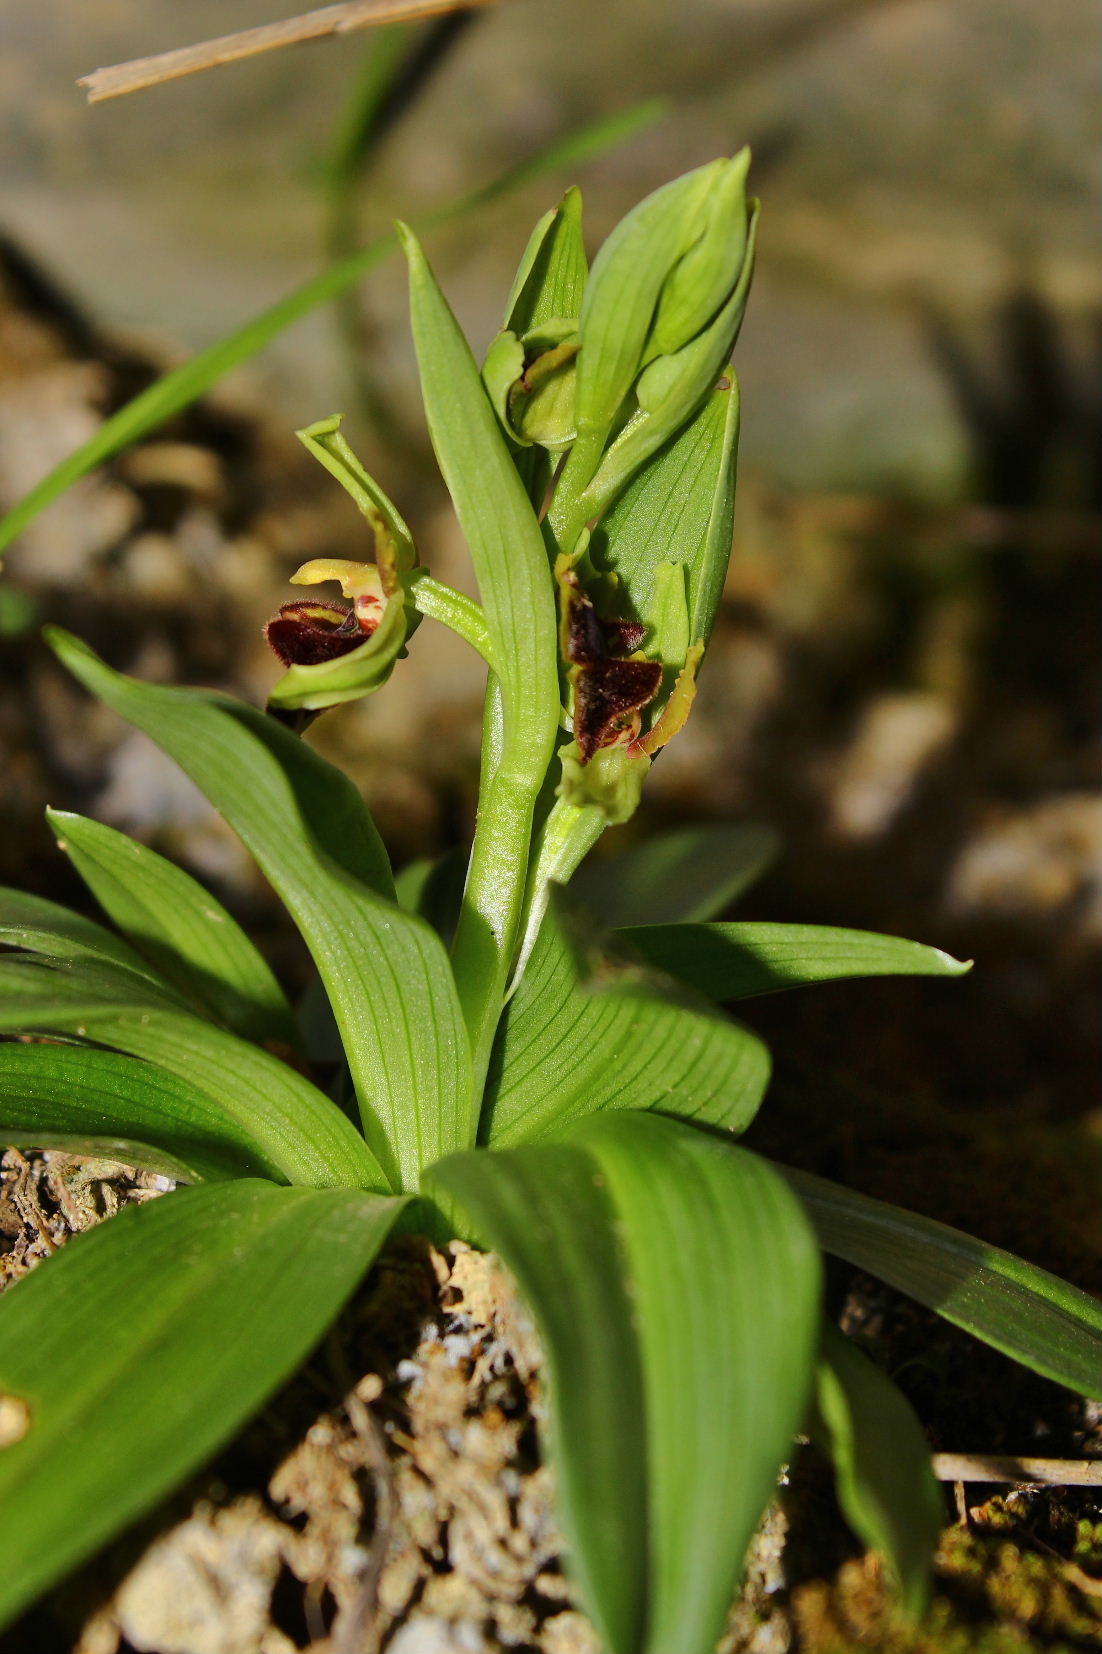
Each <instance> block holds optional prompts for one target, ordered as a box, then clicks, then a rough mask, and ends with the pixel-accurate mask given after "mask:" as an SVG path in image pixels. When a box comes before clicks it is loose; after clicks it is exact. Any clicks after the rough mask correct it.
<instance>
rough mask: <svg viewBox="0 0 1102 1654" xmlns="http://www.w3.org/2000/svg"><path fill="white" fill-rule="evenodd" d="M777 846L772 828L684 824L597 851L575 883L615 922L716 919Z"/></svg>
mask: <svg viewBox="0 0 1102 1654" xmlns="http://www.w3.org/2000/svg"><path fill="white" fill-rule="evenodd" d="M779 848H780V841H779V840H778V838H777V835H776V833H774V832H773V830H772V828H770V827H758V826H752V825H750V826H741V827H729V826H726V825H725V824H723V823H721V822H714V823H710V824H709V825H707V826H704V827H679V828H677V830H676V831H674V832H671V833H661V834H659V835H658V836H657V837H656V838H648V839H644V840H643V841H642V842H641V843H640V844H634V845H632V846H631V848H630V849H628V850H620V851H617V852H616V853H615V854H613V855H610V856H595V857H593V859H592V860H590V861H587V862H585V863H583V865H582V866H581V867H580V868H579V869H578V871H577V873H575V875H574V878H573V880H572V881H571V885H570V889H571V893H572V894H575V895H577V896H579V897H580V898H581V900H582V901H583V902H584V903H585V904H586V906H587V907H588V908H590V909H592V911H593V912H594V913H595V914H596V915H597V917H598V918H599V919H601V920H603V921H604V923H605V924H606V925H608V926H609V927H610V928H612V929H615V928H617V927H620V926H624V925H666V924H671V923H673V922H675V921H677V920H700V919H714V918H716V917H717V916H718V915H719V914H720V913H722V912H723V911H724V910H725V909H726V908H728V907H730V905H731V903H732V902H734V901H735V900H737V898H738V897H739V896H741V895H742V893H743V891H744V890H746V889H748V888H749V886H750V885H752V884H753V883H754V882H755V880H757V879H759V878H760V877H761V876H762V874H763V873H765V872H767V871H768V869H769V868H770V867H771V866H772V864H773V862H774V861H775V860H776V858H777V854H778V851H779Z"/></svg>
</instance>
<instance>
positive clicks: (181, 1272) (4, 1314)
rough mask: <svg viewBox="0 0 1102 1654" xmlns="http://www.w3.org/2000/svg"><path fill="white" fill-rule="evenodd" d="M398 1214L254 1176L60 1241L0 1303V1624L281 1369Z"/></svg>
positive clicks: (365, 1198)
mask: <svg viewBox="0 0 1102 1654" xmlns="http://www.w3.org/2000/svg"><path fill="white" fill-rule="evenodd" d="M401 1205H402V1202H401V1201H398V1200H393V1199H383V1198H380V1197H378V1196H374V1195H366V1194H363V1193H359V1192H357V1191H354V1190H325V1191H315V1190H305V1189H280V1188H276V1187H274V1186H273V1185H271V1184H266V1183H262V1182H255V1181H239V1182H235V1183H229V1184H218V1185H212V1186H210V1187H204V1188H197V1189H186V1190H180V1191H178V1192H177V1193H175V1194H171V1195H167V1196H165V1197H164V1198H163V1199H161V1200H156V1201H152V1202H149V1203H147V1204H145V1205H142V1206H137V1207H130V1208H128V1209H127V1210H126V1211H124V1212H122V1213H120V1214H119V1215H118V1216H116V1217H113V1218H111V1219H110V1220H109V1221H108V1222H106V1223H104V1224H102V1225H100V1226H99V1227H98V1228H96V1229H94V1230H92V1231H91V1232H89V1233H86V1234H83V1235H78V1236H77V1237H75V1239H73V1240H72V1241H71V1242H70V1243H69V1244H68V1245H67V1246H66V1247H65V1248H64V1249H63V1250H62V1252H61V1253H60V1254H59V1255H58V1256H57V1257H56V1258H52V1259H51V1260H50V1261H49V1262H48V1263H47V1264H46V1265H45V1267H43V1268H40V1269H37V1270H35V1271H34V1272H33V1273H32V1274H31V1275H30V1276H28V1277H27V1278H26V1279H24V1280H22V1281H20V1282H18V1283H17V1284H16V1285H15V1286H14V1287H12V1288H11V1289H10V1290H9V1291H8V1292H7V1293H6V1294H5V1295H4V1298H3V1301H2V1303H0V1393H3V1394H4V1395H5V1396H6V1397H8V1398H9V1400H10V1401H11V1402H13V1403H15V1404H16V1405H18V1404H22V1406H23V1407H24V1408H25V1409H26V1410H27V1429H26V1433H25V1434H24V1435H23V1437H22V1439H21V1440H19V1441H16V1442H14V1443H13V1444H12V1445H10V1446H8V1447H6V1448H4V1449H3V1451H2V1452H0V1546H2V1549H3V1554H4V1567H3V1569H2V1570H0V1621H4V1622H6V1621H8V1620H10V1619H11V1618H12V1617H13V1616H14V1615H15V1614H16V1613H17V1612H18V1611H19V1610H20V1608H22V1607H24V1606H26V1605H27V1604H28V1603H30V1602H32V1601H33V1600H34V1598H35V1597H36V1596H37V1595H38V1594H39V1593H40V1592H41V1591H43V1590H44V1589H45V1588H46V1587H47V1586H48V1585H50V1584H51V1583H53V1582H54V1581H55V1580H56V1579H58V1578H59V1577H61V1576H62V1575H63V1574H64V1573H65V1572H67V1571H68V1570H69V1569H71V1568H72V1567H74V1566H75V1565H76V1564H77V1563H78V1562H80V1561H82V1560H83V1559H84V1558H85V1557H88V1556H90V1555H92V1554H93V1553H94V1551H95V1550H96V1549H97V1548H98V1547H99V1546H100V1545H102V1544H104V1543H105V1542H106V1541H107V1540H108V1539H109V1538H111V1537H112V1536H113V1535H114V1534H115V1533H117V1532H119V1531H120V1529H122V1528H123V1527H125V1526H126V1525H127V1523H129V1522H131V1521H133V1520H134V1519H135V1518H136V1517H137V1516H139V1515H141V1514H142V1512H144V1511H146V1510H148V1509H149V1508H150V1507H151V1506H152V1505H154V1504H155V1503H156V1501H157V1500H158V1499H159V1498H160V1497H162V1496H163V1495H164V1494H165V1493H167V1492H168V1491H169V1490H170V1489H171V1488H172V1487H173V1486H174V1485H175V1484H176V1483H177V1482H178V1481H179V1480H180V1479H182V1478H183V1477H184V1476H186V1475H187V1474H188V1472H189V1471H192V1470H194V1469H196V1468H197V1467H198V1466H199V1465H201V1464H202V1463H203V1461H204V1460H206V1459H207V1458H209V1456H210V1455H211V1454H212V1453H213V1452H214V1451H215V1450H216V1449H217V1448H218V1447H219V1446H221V1444H222V1443H223V1442H224V1441H226V1440H227V1439H228V1438H229V1437H230V1436H231V1435H232V1434H233V1432H234V1430H235V1429H236V1428H238V1426H239V1425H241V1424H242V1423H243V1422H244V1421H245V1419H247V1418H248V1417H249V1416H250V1414H251V1413H253V1412H254V1411H255V1409H256V1408H257V1407H258V1406H259V1405H260V1404H261V1403H262V1402H263V1401H264V1400H265V1399H266V1398H267V1397H268V1396H270V1395H271V1394H272V1393H273V1391H274V1390H276V1389H277V1388H278V1386H279V1385H280V1384H281V1383H282V1382H283V1381H284V1380H285V1379H286V1378H288V1377H289V1376H290V1374H291V1373H292V1372H293V1370H294V1369H295V1367H296V1366H298V1364H299V1363H300V1362H301V1361H302V1360H303V1358H304V1357H305V1356H306V1355H307V1354H308V1353H309V1351H310V1350H311V1349H312V1348H313V1346H314V1345H315V1344H316V1343H317V1341H318V1339H319V1338H320V1337H321V1336H322V1334H323V1332H324V1331H325V1329H326V1327H327V1326H328V1324H329V1322H330V1321H331V1320H332V1319H333V1318H334V1317H335V1315H336V1314H337V1313H338V1311H339V1310H340V1308H341V1307H342V1305H343V1303H344V1302H345V1300H346V1299H347V1297H348V1296H349V1295H350V1293H351V1292H352V1291H353V1290H354V1288H355V1286H356V1284H357V1282H358V1281H359V1280H360V1279H361V1277H362V1275H363V1274H364V1272H365V1271H366V1269H367V1268H368V1267H369V1265H370V1264H371V1262H372V1260H373V1259H374V1257H375V1254H376V1253H377V1251H378V1249H379V1247H380V1246H381V1245H382V1242H383V1240H384V1239H385V1237H386V1234H387V1232H388V1230H389V1229H390V1227H391V1225H392V1223H393V1222H394V1219H395V1218H396V1216H397V1215H398V1212H399V1211H400V1209H401ZM124 1306H125V1307H124ZM78 1440H79V1442H80V1444H81V1448H80V1451H79V1452H74V1451H72V1450H71V1446H70V1444H71V1443H72V1442H74V1441H78Z"/></svg>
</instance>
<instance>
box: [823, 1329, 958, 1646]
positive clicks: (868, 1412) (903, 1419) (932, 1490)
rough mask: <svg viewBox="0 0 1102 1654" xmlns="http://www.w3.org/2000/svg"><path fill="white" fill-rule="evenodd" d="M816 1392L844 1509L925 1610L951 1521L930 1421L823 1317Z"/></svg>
mask: <svg viewBox="0 0 1102 1654" xmlns="http://www.w3.org/2000/svg"><path fill="white" fill-rule="evenodd" d="M816 1395H817V1408H818V1414H819V1417H820V1419H821V1420H822V1422H823V1425H824V1427H825V1432H826V1445H827V1447H828V1448H829V1451H830V1454H831V1457H832V1458H833V1460H834V1472H835V1478H836V1481H837V1488H838V1503H839V1504H840V1505H841V1507H842V1512H843V1514H844V1516H845V1518H846V1520H847V1522H848V1523H849V1525H850V1527H851V1528H852V1529H853V1531H854V1533H856V1534H857V1536H858V1538H859V1539H861V1540H862V1541H863V1542H864V1543H865V1544H866V1545H868V1546H869V1548H870V1549H871V1550H875V1551H879V1552H880V1554H881V1555H882V1556H883V1557H884V1558H885V1560H886V1562H887V1564H888V1569H889V1572H890V1573H891V1574H892V1575H893V1576H894V1578H895V1582H896V1584H897V1586H898V1588H899V1592H900V1598H901V1601H902V1604H903V1608H904V1611H905V1612H906V1613H907V1614H909V1615H910V1616H911V1617H913V1618H917V1617H918V1616H919V1615H920V1614H922V1613H923V1612H924V1611H925V1609H926V1607H927V1605H928V1602H929V1596H930V1576H931V1572H932V1563H933V1555H934V1550H935V1548H936V1546H937V1542H938V1536H939V1534H940V1533H941V1529H942V1527H943V1526H944V1522H945V1509H944V1505H943V1503H942V1498H941V1492H940V1490H939V1488H938V1484H937V1482H936V1480H935V1479H934V1473H933V1469H932V1467H931V1465H930V1447H929V1443H928V1442H927V1440H926V1437H925V1435H924V1433H923V1430H922V1426H921V1425H920V1424H919V1422H918V1419H917V1418H916V1417H915V1414H914V1410H913V1409H912V1407H911V1405H910V1403H909V1402H908V1401H907V1400H906V1398H905V1397H904V1396H903V1395H902V1394H901V1392H900V1391H899V1390H897V1389H896V1387H895V1385H894V1384H893V1383H892V1382H891V1380H890V1379H889V1378H888V1377H887V1375H886V1374H885V1373H882V1372H881V1371H880V1369H879V1367H876V1366H874V1365H873V1363H872V1362H871V1361H869V1360H868V1359H867V1357H865V1356H863V1355H862V1354H861V1352H860V1350H858V1349H857V1348H856V1347H855V1345H854V1344H852V1343H851V1342H850V1340H849V1339H848V1338H847V1337H845V1335H844V1334H843V1333H842V1332H840V1331H839V1330H838V1328H837V1327H836V1326H834V1325H833V1323H831V1322H824V1324H823V1342H822V1347H821V1350H820V1358H819V1370H818V1376H817V1381H816Z"/></svg>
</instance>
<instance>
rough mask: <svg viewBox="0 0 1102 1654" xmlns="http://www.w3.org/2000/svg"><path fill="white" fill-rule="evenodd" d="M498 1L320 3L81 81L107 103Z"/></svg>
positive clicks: (347, 0) (96, 100)
mask: <svg viewBox="0 0 1102 1654" xmlns="http://www.w3.org/2000/svg"><path fill="white" fill-rule="evenodd" d="M494 3H495V0H344V3H343V4H341V5H336V6H321V7H319V8H318V10H317V11H310V12H304V13H303V14H302V15H301V16H299V17H288V18H285V19H284V20H283V22H281V23H262V24H261V25H260V26H259V28H255V29H241V30H240V31H239V32H238V33H237V34H225V35H221V36H220V37H219V38H218V39H217V40H203V41H200V42H199V43H198V44H197V45H194V46H181V47H179V48H178V49H177V50H176V51H173V52H158V53H157V54H156V56H154V57H138V58H134V59H133V60H132V61H131V62H129V63H115V64H112V66H111V67H110V68H108V69H95V70H93V72H92V73H91V74H90V75H84V76H82V77H81V79H80V80H78V81H77V85H78V86H83V87H84V89H85V91H86V92H87V93H88V102H89V103H102V102H103V100H104V99H105V98H121V97H123V96H124V95H125V94H126V93H127V92H141V91H143V90H144V89H145V88H146V87H149V86H161V85H163V84H164V82H165V81H168V80H179V79H180V78H181V77H182V76H184V75H195V74H199V73H200V72H201V71H202V70H204V69H217V68H220V67H221V65H222V64H223V63H236V62H238V61H239V60H240V59H241V58H245V57H256V56H257V54H258V53H260V52H272V51H276V50H277V49H278V48H279V47H281V46H297V45H298V44H299V43H300V42H301V41H304V40H320V39H322V38H324V36H326V35H333V34H348V33H350V32H351V31H352V30H353V29H370V28H377V27H378V26H380V25H381V24H384V23H413V22H417V21H419V20H420V19H421V18H424V17H439V16H440V15H441V13H443V12H452V11H467V10H471V9H473V8H474V7H476V6H488V5H492V4H494Z"/></svg>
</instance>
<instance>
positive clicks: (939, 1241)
mask: <svg viewBox="0 0 1102 1654" xmlns="http://www.w3.org/2000/svg"><path fill="white" fill-rule="evenodd" d="M778 1169H779V1170H780V1171H782V1172H783V1173H784V1175H785V1177H786V1178H787V1179H788V1181H789V1182H790V1183H791V1185H792V1187H793V1188H794V1189H795V1191H796V1193H797V1194H798V1195H799V1197H800V1199H801V1200H802V1201H803V1203H804V1205H805V1206H806V1207H807V1210H808V1214H809V1216H810V1218H811V1221H812V1223H813V1224H814V1226H815V1230H816V1233H817V1234H818V1236H819V1240H820V1241H821V1243H822V1245H823V1247H824V1249H825V1250H826V1251H827V1252H833V1253H836V1254H837V1256H838V1257H840V1258H845V1260H846V1262H847V1263H851V1264H854V1265H855V1266H856V1267H857V1268H858V1269H866V1270H868V1272H869V1274H870V1275H877V1276H879V1278H880V1279H881V1280H882V1281H887V1282H888V1283H889V1285H890V1286H894V1287H898V1289H899V1291H900V1292H905V1293H907V1294H908V1296H910V1297H911V1298H917V1299H918V1301H919V1303H920V1304H925V1305H927V1307H928V1308H929V1309H934V1310H937V1312H938V1314H939V1315H943V1316H944V1317H945V1319H946V1320H947V1321H952V1322H953V1324H954V1325H955V1326H958V1327H963V1328H964V1330H965V1332H970V1333H972V1334H973V1335H974V1336H975V1337H976V1338H982V1339H983V1341H984V1342H985V1343H987V1344H991V1345H993V1347H994V1348H995V1349H997V1350H1001V1351H1002V1353H1003V1354H1004V1355H1009V1356H1010V1357H1011V1358H1012V1359H1013V1360H1015V1361H1020V1362H1021V1363H1022V1365H1023V1366H1025V1367H1030V1368H1032V1370H1033V1371H1034V1372H1036V1373H1041V1374H1042V1375H1043V1376H1044V1377H1045V1378H1051V1379H1054V1380H1055V1382H1056V1383H1057V1384H1065V1385H1067V1387H1068V1389H1070V1390H1075V1391H1076V1392H1078V1393H1079V1394H1082V1395H1088V1396H1094V1397H1096V1398H1098V1399H1102V1304H1099V1303H1098V1301H1097V1299H1095V1298H1091V1297H1090V1296H1089V1295H1088V1294H1087V1293H1085V1292H1080V1291H1079V1289H1078V1288H1077V1287H1074V1286H1069V1285H1068V1283H1067V1282H1066V1281H1062V1280H1060V1279H1059V1277H1058V1276H1056V1275H1050V1274H1049V1272H1048V1270H1047V1269H1038V1267H1037V1266H1036V1265H1035V1264H1031V1263H1026V1262H1025V1260H1024V1259H1023V1258H1016V1257H1015V1256H1014V1255H1013V1253H1011V1252H1004V1251H1002V1250H1001V1249H1000V1248H999V1247H997V1246H989V1245H988V1243H987V1242H986V1241H982V1240H976V1239H975V1237H974V1236H972V1235H966V1234H963V1233H962V1232H961V1231H960V1230H959V1229H950V1228H949V1226H948V1225H947V1224H944V1223H937V1222H935V1220H934V1219H933V1218H926V1217H920V1216H919V1214H918V1213H917V1212H908V1211H905V1210H904V1209H903V1208H902V1207H901V1206H890V1205H888V1204H887V1203H886V1202H884V1201H882V1200H873V1199H872V1198H871V1196H869V1195H862V1194H858V1193H857V1191H856V1190H855V1189H845V1188H843V1187H842V1186H841V1185H840V1184H838V1183H831V1182H828V1181H827V1179H826V1178H822V1177H815V1176H814V1175H813V1174H812V1173H811V1172H803V1171H797V1170H796V1169H795V1168H793V1167H790V1166H781V1167H779V1168H778Z"/></svg>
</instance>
